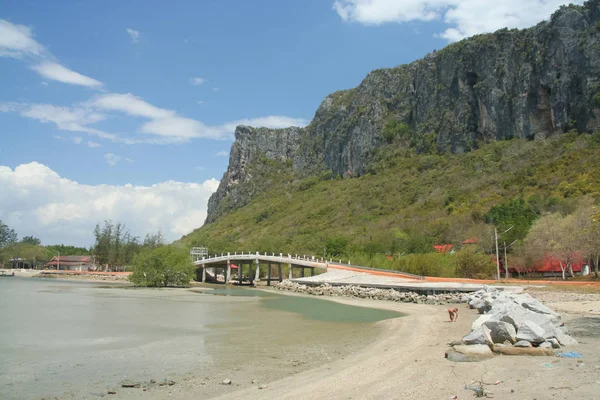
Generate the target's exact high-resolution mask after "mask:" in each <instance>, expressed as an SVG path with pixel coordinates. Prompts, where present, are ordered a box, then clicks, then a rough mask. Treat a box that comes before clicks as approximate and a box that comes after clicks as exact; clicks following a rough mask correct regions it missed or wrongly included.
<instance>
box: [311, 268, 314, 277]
mask: <svg viewBox="0 0 600 400" xmlns="http://www.w3.org/2000/svg"><path fill="white" fill-rule="evenodd" d="M310 276H315V269H314V268H311V269H310Z"/></svg>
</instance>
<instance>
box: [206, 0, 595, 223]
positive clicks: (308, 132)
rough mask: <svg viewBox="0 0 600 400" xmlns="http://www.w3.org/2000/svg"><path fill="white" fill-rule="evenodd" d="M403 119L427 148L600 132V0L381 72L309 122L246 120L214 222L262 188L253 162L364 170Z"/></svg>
mask: <svg viewBox="0 0 600 400" xmlns="http://www.w3.org/2000/svg"><path fill="white" fill-rule="evenodd" d="M398 126H402V127H403V129H404V131H408V132H409V134H410V136H411V140H410V142H412V143H413V145H414V146H415V147H417V149H421V148H426V147H427V146H429V147H434V148H435V149H436V150H437V151H450V152H455V153H461V152H464V151H469V150H471V149H473V148H476V147H477V145H478V143H482V142H489V141H493V140H505V139H511V138H530V139H534V138H538V137H545V136H548V135H552V134H556V133H562V132H566V131H568V130H572V129H576V130H578V131H580V132H596V131H600V0H591V1H588V2H586V3H585V4H584V5H583V6H568V7H567V6H565V7H561V8H560V9H559V10H558V11H557V12H556V13H554V15H553V16H552V17H551V19H550V20H549V21H544V22H541V23H540V24H538V25H536V26H535V27H532V28H529V29H525V30H507V29H503V30H500V31H497V32H495V33H493V34H485V35H478V36H474V37H472V38H469V39H465V40H463V41H461V42H458V43H454V44H451V45H449V46H448V47H446V48H444V49H442V50H440V51H437V52H435V51H434V52H433V53H430V54H428V55H427V56H426V57H425V58H423V59H421V60H418V61H415V62H413V63H411V64H407V65H401V66H399V67H396V68H391V69H381V70H376V71H373V72H371V73H369V74H368V75H367V77H366V78H365V79H364V80H363V82H362V83H361V84H360V85H359V86H358V87H356V88H354V89H350V90H345V91H339V92H336V93H333V94H331V95H329V96H327V97H326V98H325V100H324V101H323V102H322V104H321V105H320V107H319V108H318V110H317V111H316V113H315V116H314V119H313V120H312V122H311V123H310V125H309V126H307V127H306V128H287V129H280V130H272V129H266V128H259V129H255V128H250V127H245V126H242V127H238V128H237V130H236V134H235V137H236V140H235V143H234V144H233V146H232V150H231V155H230V160H229V167H228V169H227V172H226V173H225V175H224V176H223V179H222V180H221V184H220V185H219V189H218V190H217V192H216V193H215V194H213V196H212V197H211V199H210V201H209V207H208V217H207V222H212V221H214V220H215V219H216V218H218V217H219V216H220V215H223V214H225V213H227V212H229V211H230V210H232V209H235V208H238V207H241V206H244V205H245V204H247V203H248V202H249V201H250V199H251V198H252V196H253V195H254V194H255V192H256V190H260V187H261V186H262V184H264V182H263V183H261V182H257V181H256V179H254V180H253V176H252V174H250V173H249V166H250V165H252V164H257V163H263V164H264V161H265V160H273V161H275V162H278V163H284V164H285V165H287V166H289V167H290V168H292V169H293V170H294V171H297V172H298V173H300V174H301V175H308V174H314V173H316V172H318V171H322V170H330V171H331V172H332V173H333V174H334V175H338V174H340V175H343V176H346V177H352V176H359V175H361V174H364V173H365V171H366V170H367V168H368V165H369V163H370V161H372V159H373V153H374V151H375V150H376V149H377V148H378V147H380V146H382V145H384V144H386V143H387V142H389V141H390V140H393V135H394V134H395V133H396V132H395V131H394V129H395V127H398ZM390 135H392V137H390Z"/></svg>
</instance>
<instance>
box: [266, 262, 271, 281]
mask: <svg viewBox="0 0 600 400" xmlns="http://www.w3.org/2000/svg"><path fill="white" fill-rule="evenodd" d="M267 286H271V263H267Z"/></svg>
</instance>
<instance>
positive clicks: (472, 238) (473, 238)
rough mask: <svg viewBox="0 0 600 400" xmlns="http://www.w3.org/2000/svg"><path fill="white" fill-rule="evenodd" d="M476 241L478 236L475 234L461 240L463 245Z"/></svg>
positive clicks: (476, 242)
mask: <svg viewBox="0 0 600 400" xmlns="http://www.w3.org/2000/svg"><path fill="white" fill-rule="evenodd" d="M478 243H479V238H478V237H477V236H473V237H470V238H468V239H467V240H463V242H462V244H463V245H469V244H478Z"/></svg>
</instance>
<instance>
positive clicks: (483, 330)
mask: <svg viewBox="0 0 600 400" xmlns="http://www.w3.org/2000/svg"><path fill="white" fill-rule="evenodd" d="M463 343H464V344H466V345H474V344H483V345H487V346H491V345H493V344H494V342H493V341H492V338H491V336H490V329H489V328H487V327H486V326H485V325H482V326H480V327H479V328H478V329H476V330H474V331H473V332H471V333H469V334H468V335H467V336H465V337H464V338H463Z"/></svg>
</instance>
